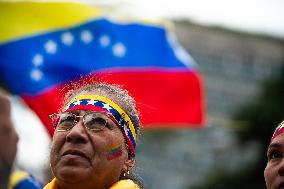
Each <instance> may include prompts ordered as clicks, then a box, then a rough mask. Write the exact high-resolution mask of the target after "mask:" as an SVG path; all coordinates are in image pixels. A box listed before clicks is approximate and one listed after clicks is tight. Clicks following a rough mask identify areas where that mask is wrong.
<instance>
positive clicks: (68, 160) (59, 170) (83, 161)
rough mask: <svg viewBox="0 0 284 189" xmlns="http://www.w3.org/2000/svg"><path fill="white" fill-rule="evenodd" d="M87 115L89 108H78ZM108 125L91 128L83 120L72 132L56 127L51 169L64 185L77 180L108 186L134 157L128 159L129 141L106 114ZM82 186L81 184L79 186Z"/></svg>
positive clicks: (88, 183)
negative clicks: (96, 128) (86, 109)
mask: <svg viewBox="0 0 284 189" xmlns="http://www.w3.org/2000/svg"><path fill="white" fill-rule="evenodd" d="M73 113H74V114H76V115H79V116H83V115H85V114H86V112H85V111H82V110H80V111H74V112H73ZM101 117H102V118H103V119H106V120H107V123H108V124H107V125H106V126H105V127H103V128H102V129H99V130H93V131H92V130H88V129H87V128H86V127H85V126H84V125H83V121H82V117H80V118H78V119H79V120H80V121H79V122H78V123H76V124H75V125H74V127H73V128H72V129H71V130H69V131H59V130H58V129H56V131H55V134H54V137H53V142H52V147H51V154H50V162H51V168H52V171H53V173H54V176H55V177H56V178H57V180H58V181H59V184H60V187H61V188H64V186H68V185H70V184H71V185H72V186H75V185H76V184H77V183H78V184H79V185H80V187H82V188H91V187H93V186H97V188H108V187H109V185H110V184H113V183H114V182H116V181H117V180H118V179H119V176H120V175H121V173H122V172H126V171H127V170H129V169H128V168H129V167H128V166H129V165H130V164H131V163H133V164H134V162H133V161H134V160H129V159H128V154H127V149H126V145H125V142H124V141H125V140H124V137H123V134H122V132H121V131H120V129H119V128H118V126H117V125H116V124H115V123H114V122H113V121H112V120H111V119H110V118H108V117H107V116H106V115H101ZM75 188H78V187H75Z"/></svg>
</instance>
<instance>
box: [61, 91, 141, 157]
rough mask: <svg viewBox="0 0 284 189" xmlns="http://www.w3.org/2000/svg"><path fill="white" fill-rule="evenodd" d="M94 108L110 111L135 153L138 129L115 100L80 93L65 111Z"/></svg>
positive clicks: (95, 109) (94, 109)
mask: <svg viewBox="0 0 284 189" xmlns="http://www.w3.org/2000/svg"><path fill="white" fill-rule="evenodd" d="M73 110H93V111H102V112H107V113H110V114H111V115H112V116H113V117H114V118H115V120H116V121H117V123H118V126H119V127H120V129H121V131H122V133H123V135H124V137H125V139H126V141H127V144H128V145H129V147H130V150H131V152H132V153H133V155H135V146H136V131H135V128H134V125H133V123H132V121H131V119H130V117H129V116H128V115H127V113H126V112H125V111H124V110H123V109H122V108H121V107H120V106H119V105H117V104H116V103H115V102H113V101H112V100H110V99H109V98H106V97H104V96H99V95H78V96H76V97H75V98H73V99H72V100H71V101H70V102H69V103H68V104H67V106H66V108H65V111H66V112H70V111H73Z"/></svg>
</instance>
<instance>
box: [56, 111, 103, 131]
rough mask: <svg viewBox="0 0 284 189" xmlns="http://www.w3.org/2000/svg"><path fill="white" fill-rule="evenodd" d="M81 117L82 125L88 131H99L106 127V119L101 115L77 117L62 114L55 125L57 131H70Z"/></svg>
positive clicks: (91, 114) (89, 114)
mask: <svg viewBox="0 0 284 189" xmlns="http://www.w3.org/2000/svg"><path fill="white" fill-rule="evenodd" d="M81 117H83V124H84V126H85V127H86V128H87V129H89V130H101V129H103V128H104V127H105V126H106V125H107V118H106V116H104V115H103V114H101V113H96V112H92V113H87V114H85V115H84V116H77V115H75V114H73V113H62V114H60V115H59V121H58V124H57V125H56V129H58V130H65V131H67V130H70V129H71V128H72V127H74V126H75V125H76V123H78V122H79V120H80V118H81Z"/></svg>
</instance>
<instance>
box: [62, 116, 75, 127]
mask: <svg viewBox="0 0 284 189" xmlns="http://www.w3.org/2000/svg"><path fill="white" fill-rule="evenodd" d="M74 121H75V118H74V116H72V115H66V116H63V117H61V119H60V120H59V123H58V125H72V124H73V123H74Z"/></svg>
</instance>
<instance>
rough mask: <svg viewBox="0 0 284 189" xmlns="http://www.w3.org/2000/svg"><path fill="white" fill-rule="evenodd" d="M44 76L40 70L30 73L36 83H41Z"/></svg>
mask: <svg viewBox="0 0 284 189" xmlns="http://www.w3.org/2000/svg"><path fill="white" fill-rule="evenodd" d="M42 76H43V74H42V72H41V70H40V69H33V70H32V71H31V73H30V77H31V78H32V79H33V80H34V81H39V80H41V78H42Z"/></svg>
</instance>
